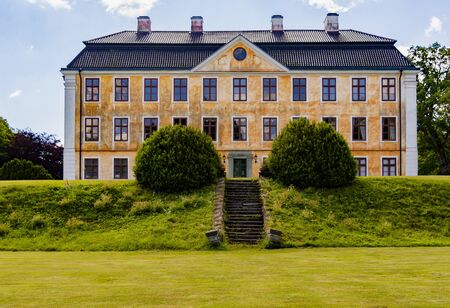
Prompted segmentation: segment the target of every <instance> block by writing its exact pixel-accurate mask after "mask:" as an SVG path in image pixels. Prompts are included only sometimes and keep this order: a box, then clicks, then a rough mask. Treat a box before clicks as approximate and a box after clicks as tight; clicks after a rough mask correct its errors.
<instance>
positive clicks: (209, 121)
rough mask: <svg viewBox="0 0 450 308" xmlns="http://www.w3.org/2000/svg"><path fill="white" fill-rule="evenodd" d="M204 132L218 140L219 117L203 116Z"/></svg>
mask: <svg viewBox="0 0 450 308" xmlns="http://www.w3.org/2000/svg"><path fill="white" fill-rule="evenodd" d="M203 132H204V133H205V134H207V135H208V136H210V137H211V139H212V140H213V141H217V118H203Z"/></svg>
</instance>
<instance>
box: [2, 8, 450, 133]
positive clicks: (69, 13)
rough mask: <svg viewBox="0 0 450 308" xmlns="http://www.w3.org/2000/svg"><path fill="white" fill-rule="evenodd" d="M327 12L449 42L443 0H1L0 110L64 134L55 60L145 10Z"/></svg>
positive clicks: (163, 21) (236, 17)
mask: <svg viewBox="0 0 450 308" xmlns="http://www.w3.org/2000/svg"><path fill="white" fill-rule="evenodd" d="M327 12H339V13H340V25H341V28H342V29H357V30H361V31H365V32H369V33H373V34H377V35H381V36H386V37H389V38H394V39H397V41H398V42H397V45H396V46H397V47H398V48H399V49H400V50H402V51H403V50H406V49H407V47H408V46H411V45H429V44H431V43H433V42H436V41H437V42H440V43H441V44H444V45H446V46H449V45H450V1H449V0H427V1H422V0H420V1H419V0H417V1H416V0H414V1H412V0H276V1H275V0H226V1H224V0H0V29H1V30H0V31H1V32H0V33H1V41H0V59H1V60H2V61H1V64H0V72H1V81H2V82H1V83H0V116H2V117H5V118H7V119H8V121H9V123H10V125H11V126H12V127H14V128H27V127H28V128H31V129H32V130H34V131H39V132H42V131H45V132H48V133H52V134H56V135H57V136H59V137H60V138H61V137H63V120H64V114H63V107H64V100H63V98H64V87H63V81H62V78H61V74H60V72H59V70H60V68H61V67H64V66H66V65H67V64H68V63H69V62H70V61H71V60H72V59H73V58H74V57H75V56H76V55H77V53H78V52H79V51H81V49H82V48H83V43H82V41H83V40H87V39H91V38H95V37H99V36H103V35H106V34H110V33H114V32H119V31H122V30H134V29H135V28H136V17H137V16H138V15H149V16H150V17H151V19H152V27H153V29H154V30H188V29H189V27H190V17H191V16H192V15H202V16H203V17H204V19H205V30H244V29H269V27H270V17H271V15H273V14H282V15H284V17H285V28H286V29H321V28H322V22H323V19H324V16H325V14H326V13H327Z"/></svg>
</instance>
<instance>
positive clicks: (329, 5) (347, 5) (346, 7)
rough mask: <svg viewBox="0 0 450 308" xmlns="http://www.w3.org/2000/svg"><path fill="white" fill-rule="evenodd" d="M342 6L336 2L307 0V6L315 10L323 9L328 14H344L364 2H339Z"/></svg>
mask: <svg viewBox="0 0 450 308" xmlns="http://www.w3.org/2000/svg"><path fill="white" fill-rule="evenodd" d="M339 2H340V3H342V2H344V3H342V4H339V3H338V1H337V0H307V3H308V5H310V6H313V7H315V8H317V9H325V10H327V11H328V12H333V13H338V12H341V13H345V12H348V11H350V10H351V9H352V8H354V7H355V6H356V5H357V4H359V3H362V2H364V0H346V1H339Z"/></svg>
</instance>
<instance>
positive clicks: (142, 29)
mask: <svg viewBox="0 0 450 308" xmlns="http://www.w3.org/2000/svg"><path fill="white" fill-rule="evenodd" d="M137 22H138V23H137V31H138V33H150V32H151V31H152V22H151V21H150V17H148V16H139V17H138V18H137Z"/></svg>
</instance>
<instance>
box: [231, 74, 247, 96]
mask: <svg viewBox="0 0 450 308" xmlns="http://www.w3.org/2000/svg"><path fill="white" fill-rule="evenodd" d="M233 100H234V101H246V100H247V78H233Z"/></svg>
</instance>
